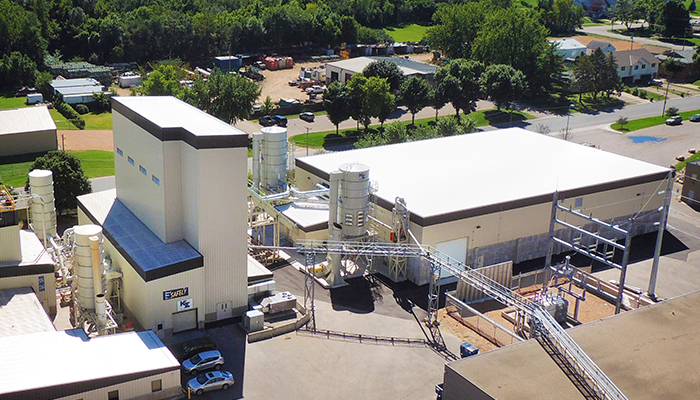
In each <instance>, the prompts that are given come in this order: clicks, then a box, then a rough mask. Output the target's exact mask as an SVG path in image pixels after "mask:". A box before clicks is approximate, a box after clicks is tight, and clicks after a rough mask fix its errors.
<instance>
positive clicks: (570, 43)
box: [549, 39, 586, 61]
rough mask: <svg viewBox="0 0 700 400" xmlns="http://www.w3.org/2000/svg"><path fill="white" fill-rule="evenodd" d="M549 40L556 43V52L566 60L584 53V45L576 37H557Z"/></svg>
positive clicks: (573, 58)
mask: <svg viewBox="0 0 700 400" xmlns="http://www.w3.org/2000/svg"><path fill="white" fill-rule="evenodd" d="M549 42H550V43H553V44H555V45H556V52H557V54H559V55H561V56H562V57H564V60H566V61H574V60H575V59H576V57H578V56H585V55H586V46H584V45H583V44H582V43H581V42H579V41H578V40H576V39H557V40H550V41H549Z"/></svg>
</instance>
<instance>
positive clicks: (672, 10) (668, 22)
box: [660, 0, 691, 38]
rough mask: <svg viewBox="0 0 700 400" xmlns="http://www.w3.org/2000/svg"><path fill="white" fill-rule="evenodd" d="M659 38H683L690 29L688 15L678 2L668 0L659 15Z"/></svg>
mask: <svg viewBox="0 0 700 400" xmlns="http://www.w3.org/2000/svg"><path fill="white" fill-rule="evenodd" d="M660 22H661V25H662V26H663V27H662V29H661V36H663V37H674V36H675V37H677V38H680V37H683V36H685V35H686V34H687V32H688V31H690V30H691V28H690V14H688V10H687V9H686V8H685V6H684V5H683V3H682V2H680V1H679V0H669V1H668V2H667V3H666V4H665V5H664V8H663V11H662V13H661V21H660Z"/></svg>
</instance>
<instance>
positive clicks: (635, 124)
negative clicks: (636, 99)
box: [610, 110, 700, 132]
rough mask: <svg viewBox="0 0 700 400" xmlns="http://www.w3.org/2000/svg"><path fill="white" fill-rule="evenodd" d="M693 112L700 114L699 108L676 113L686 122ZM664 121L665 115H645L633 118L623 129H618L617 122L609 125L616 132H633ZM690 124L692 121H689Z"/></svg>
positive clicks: (661, 123)
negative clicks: (644, 116)
mask: <svg viewBox="0 0 700 400" xmlns="http://www.w3.org/2000/svg"><path fill="white" fill-rule="evenodd" d="M695 114H700V110H693V111H683V112H680V113H678V115H680V116H681V117H683V121H684V122H686V121H688V118H690V117H691V116H693V115H695ZM665 122H666V117H662V116H660V115H657V116H654V117H646V118H640V119H633V120H631V121H629V122H628V123H627V125H625V127H624V129H620V126H618V125H617V124H612V125H610V127H611V128H612V129H615V130H616V131H618V132H634V131H638V130H640V129H644V128H649V127H652V126H656V125H663V124H664V123H665ZM689 123H691V124H692V122H689Z"/></svg>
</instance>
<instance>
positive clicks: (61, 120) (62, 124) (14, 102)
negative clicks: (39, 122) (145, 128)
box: [0, 93, 112, 130]
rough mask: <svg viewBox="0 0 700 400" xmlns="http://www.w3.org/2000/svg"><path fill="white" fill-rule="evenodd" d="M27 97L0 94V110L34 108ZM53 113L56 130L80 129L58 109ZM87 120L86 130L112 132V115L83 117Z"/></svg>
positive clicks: (53, 110)
mask: <svg viewBox="0 0 700 400" xmlns="http://www.w3.org/2000/svg"><path fill="white" fill-rule="evenodd" d="M26 101H27V98H26V97H14V96H13V95H12V94H9V93H3V94H0V110H9V109H13V108H24V107H33V106H28V105H27V104H26ZM49 113H51V118H53V121H54V123H55V124H56V128H58V129H78V128H77V127H76V126H75V125H73V124H72V123H70V122H69V121H68V120H67V119H66V118H65V117H64V116H63V115H61V114H60V113H59V112H58V111H56V109H54V108H52V109H50V110H49ZM83 119H84V120H85V129H99V130H111V129H112V113H110V112H103V113H99V114H95V113H92V112H90V113H87V114H85V115H83Z"/></svg>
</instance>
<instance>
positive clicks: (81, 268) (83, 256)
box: [73, 225, 102, 310]
mask: <svg viewBox="0 0 700 400" xmlns="http://www.w3.org/2000/svg"><path fill="white" fill-rule="evenodd" d="M92 236H97V237H98V238H99V239H100V243H101V242H102V227H100V226H97V225H80V226H76V227H75V229H74V230H73V237H74V240H75V241H74V243H75V260H76V264H77V269H78V299H79V300H80V304H81V305H82V306H83V308H85V309H88V310H94V309H95V286H94V283H93V280H92V277H93V273H92V250H91V249H90V237H92ZM100 254H102V251H100ZM100 258H102V256H100ZM101 264H102V261H101V260H100V265H101Z"/></svg>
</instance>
